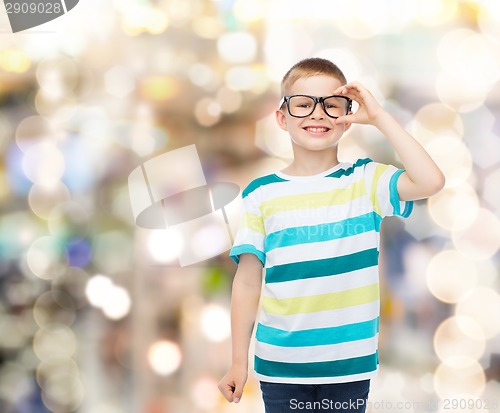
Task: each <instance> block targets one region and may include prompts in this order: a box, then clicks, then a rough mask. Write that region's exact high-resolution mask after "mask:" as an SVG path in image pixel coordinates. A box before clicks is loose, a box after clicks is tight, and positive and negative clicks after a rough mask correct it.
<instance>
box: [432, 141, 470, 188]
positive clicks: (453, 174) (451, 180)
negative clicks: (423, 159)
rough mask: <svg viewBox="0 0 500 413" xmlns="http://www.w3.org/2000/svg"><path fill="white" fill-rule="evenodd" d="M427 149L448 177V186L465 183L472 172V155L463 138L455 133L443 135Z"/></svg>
mask: <svg viewBox="0 0 500 413" xmlns="http://www.w3.org/2000/svg"><path fill="white" fill-rule="evenodd" d="M425 149H426V150H427V152H428V153H429V155H430V156H431V157H432V158H433V159H434V161H435V162H436V163H437V165H438V166H439V167H440V169H441V171H442V172H443V174H444V175H445V177H446V188H450V187H455V186H458V185H460V184H462V183H464V182H465V181H466V180H467V178H468V177H469V176H470V174H471V172H472V157H471V154H470V152H469V150H468V149H467V147H466V146H465V145H464V143H463V142H462V140H460V139H459V138H458V137H456V136H453V135H442V136H440V137H438V138H436V139H434V140H432V141H431V142H429V143H428V144H427V145H425Z"/></svg>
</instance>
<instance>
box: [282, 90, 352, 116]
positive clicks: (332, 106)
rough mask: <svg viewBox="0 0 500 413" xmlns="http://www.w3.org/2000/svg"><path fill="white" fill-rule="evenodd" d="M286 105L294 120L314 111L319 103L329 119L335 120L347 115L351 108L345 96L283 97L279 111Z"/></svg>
mask: <svg viewBox="0 0 500 413" xmlns="http://www.w3.org/2000/svg"><path fill="white" fill-rule="evenodd" d="M285 103H286V106H287V108H288V113H289V114H290V115H291V116H293V117H295V118H305V117H307V116H309V115H311V113H313V112H314V109H316V105H317V104H318V103H321V106H322V107H323V110H324V111H325V113H326V114H327V115H328V116H329V117H330V118H334V119H337V118H338V117H340V116H343V115H347V114H348V113H349V111H350V110H351V107H352V100H351V99H349V98H347V97H345V96H337V95H332V96H324V97H320V98H319V97H316V96H309V95H290V96H284V97H282V98H281V100H280V104H279V109H281V108H282V107H283V104H285Z"/></svg>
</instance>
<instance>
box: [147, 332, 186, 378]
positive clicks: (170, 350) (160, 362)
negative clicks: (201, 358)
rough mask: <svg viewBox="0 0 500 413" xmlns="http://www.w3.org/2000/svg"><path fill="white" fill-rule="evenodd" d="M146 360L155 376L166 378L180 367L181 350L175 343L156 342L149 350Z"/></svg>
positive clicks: (166, 341)
mask: <svg viewBox="0 0 500 413" xmlns="http://www.w3.org/2000/svg"><path fill="white" fill-rule="evenodd" d="M148 360H149V365H150V366H151V368H152V369H153V371H154V372H155V373H156V374H159V375H160V376H168V375H170V374H172V373H174V372H175V371H176V370H177V369H178V368H179V367H180V365H181V361H182V353H181V349H180V348H179V345H178V344H177V343H174V342H172V341H168V340H161V341H157V342H155V343H153V344H152V345H151V347H150V348H149V351H148Z"/></svg>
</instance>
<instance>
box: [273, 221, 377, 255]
mask: <svg viewBox="0 0 500 413" xmlns="http://www.w3.org/2000/svg"><path fill="white" fill-rule="evenodd" d="M381 221H382V218H381V217H380V215H378V214H377V213H375V212H369V213H367V214H364V215H359V216H357V217H353V218H347V219H344V220H342V221H337V222H330V223H323V224H318V225H305V226H300V227H291V228H285V229H282V230H280V231H276V232H272V233H270V234H267V237H266V239H265V243H264V250H265V251H266V252H269V251H272V250H273V249H276V248H281V247H289V246H292V245H299V244H308V243H311V242H323V241H330V240H334V239H340V238H345V237H350V236H353V235H358V234H362V233H365V232H370V231H373V230H375V231H377V232H380V223H381Z"/></svg>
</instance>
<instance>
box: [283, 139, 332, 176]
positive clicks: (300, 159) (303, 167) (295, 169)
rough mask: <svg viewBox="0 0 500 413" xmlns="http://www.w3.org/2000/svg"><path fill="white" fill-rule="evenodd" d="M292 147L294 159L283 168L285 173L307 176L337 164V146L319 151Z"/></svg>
mask: <svg viewBox="0 0 500 413" xmlns="http://www.w3.org/2000/svg"><path fill="white" fill-rule="evenodd" d="M300 149H302V148H295V147H294V148H293V153H294V159H293V161H292V163H291V164H290V165H288V166H287V167H286V168H285V169H283V171H282V172H283V173H285V174H287V175H296V176H309V175H317V174H320V173H321V172H324V171H327V170H328V169H330V168H333V167H334V166H335V165H338V163H339V161H338V158H337V147H336V146H335V147H334V148H331V149H329V150H321V151H303V150H300Z"/></svg>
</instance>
